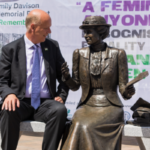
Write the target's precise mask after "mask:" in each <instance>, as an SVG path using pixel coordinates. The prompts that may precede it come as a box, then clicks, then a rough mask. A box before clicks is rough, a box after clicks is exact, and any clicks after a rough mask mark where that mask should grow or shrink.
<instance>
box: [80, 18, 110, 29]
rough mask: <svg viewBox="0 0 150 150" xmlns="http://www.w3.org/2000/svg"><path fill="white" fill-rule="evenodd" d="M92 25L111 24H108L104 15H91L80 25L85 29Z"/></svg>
mask: <svg viewBox="0 0 150 150" xmlns="http://www.w3.org/2000/svg"><path fill="white" fill-rule="evenodd" d="M92 26H109V27H110V26H111V25H110V24H107V22H106V20H105V18H104V17H102V16H90V17H86V18H85V20H84V21H83V22H82V25H81V26H80V27H79V28H80V29H84V28H86V27H92Z"/></svg>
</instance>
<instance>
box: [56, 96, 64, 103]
mask: <svg viewBox="0 0 150 150" xmlns="http://www.w3.org/2000/svg"><path fill="white" fill-rule="evenodd" d="M54 100H55V101H58V102H60V103H62V104H63V103H64V101H63V100H62V98H61V97H59V96H57V97H55V98H54Z"/></svg>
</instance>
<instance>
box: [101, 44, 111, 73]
mask: <svg viewBox="0 0 150 150" xmlns="http://www.w3.org/2000/svg"><path fill="white" fill-rule="evenodd" d="M111 58H112V54H111V51H110V48H109V47H108V46H107V48H106V54H105V58H104V65H103V68H102V71H101V73H103V72H104V70H105V69H106V68H107V67H108V66H109V63H110V61H109V59H111Z"/></svg>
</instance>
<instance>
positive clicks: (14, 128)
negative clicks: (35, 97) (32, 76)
mask: <svg viewBox="0 0 150 150" xmlns="http://www.w3.org/2000/svg"><path fill="white" fill-rule="evenodd" d="M66 117H67V110H66V107H65V105H64V104H61V103H59V102H57V101H55V100H45V101H44V102H43V103H42V104H41V105H40V106H39V108H38V109H37V110H35V109H34V108H33V107H32V106H31V105H30V102H29V99H24V100H23V101H20V107H19V108H18V107H16V110H15V111H8V110H2V112H1V136H2V144H1V147H2V150H16V148H17V144H18V140H19V132H20V122H21V121H24V120H32V119H33V120H35V121H41V122H45V123H46V127H45V133H44V139H43V144H42V150H57V147H58V144H59V141H60V139H61V136H62V133H63V130H64V127H65V121H66Z"/></svg>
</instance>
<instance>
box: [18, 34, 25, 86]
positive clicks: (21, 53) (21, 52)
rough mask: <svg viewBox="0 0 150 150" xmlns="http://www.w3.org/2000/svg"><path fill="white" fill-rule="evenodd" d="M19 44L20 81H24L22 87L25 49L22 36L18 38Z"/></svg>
mask: <svg viewBox="0 0 150 150" xmlns="http://www.w3.org/2000/svg"><path fill="white" fill-rule="evenodd" d="M20 40H21V41H20V44H19V46H18V62H19V65H20V68H21V71H20V73H21V77H22V78H23V79H22V81H24V82H25V83H24V85H25V86H24V88H26V49H25V42H24V36H23V37H22V38H21V39H20Z"/></svg>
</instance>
